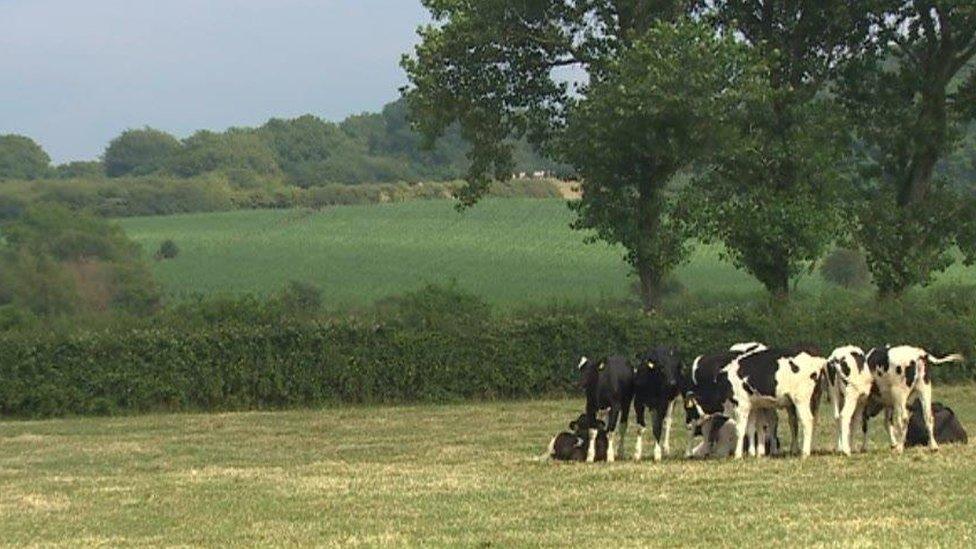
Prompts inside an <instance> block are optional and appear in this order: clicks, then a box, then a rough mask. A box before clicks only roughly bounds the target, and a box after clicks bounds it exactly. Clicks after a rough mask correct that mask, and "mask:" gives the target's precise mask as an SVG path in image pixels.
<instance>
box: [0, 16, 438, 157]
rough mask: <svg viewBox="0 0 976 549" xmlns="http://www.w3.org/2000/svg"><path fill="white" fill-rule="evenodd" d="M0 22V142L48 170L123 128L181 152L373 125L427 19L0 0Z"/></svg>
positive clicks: (96, 148)
mask: <svg viewBox="0 0 976 549" xmlns="http://www.w3.org/2000/svg"><path fill="white" fill-rule="evenodd" d="M0 21H4V25H3V26H0V31H2V32H0V47H3V49H4V50H5V51H7V52H8V55H6V56H0V134H11V133H13V134H21V135H25V136H27V137H30V138H31V139H33V140H34V141H36V142H37V143H38V144H39V145H40V146H41V147H43V148H44V150H45V151H46V152H47V153H48V155H49V156H50V157H51V160H52V162H53V163H55V164H61V163H65V162H71V161H76V160H95V159H97V158H98V157H99V156H100V155H101V154H102V152H103V151H104V149H105V146H106V145H107V144H108V142H109V141H110V140H111V139H112V138H114V137H116V136H117V135H119V134H120V133H122V132H123V131H125V130H126V129H131V128H142V127H145V126H150V127H153V128H156V129H159V130H162V131H166V132H168V133H171V134H173V135H175V136H177V137H178V138H184V137H187V136H189V135H191V134H192V133H193V132H195V131H198V130H204V129H207V130H214V131H223V130H225V129H226V128H229V127H242V126H258V125H261V124H263V123H264V122H266V121H267V120H268V119H271V118H294V117H297V116H301V115H305V114H312V115H315V116H318V117H320V118H323V119H325V120H328V121H331V122H340V121H341V120H343V119H345V118H347V117H348V116H351V115H355V114H360V113H365V112H378V111H379V110H381V109H382V107H383V106H384V105H386V104H387V103H389V102H391V101H395V100H396V99H397V98H399V95H400V94H399V91H398V88H399V87H400V86H402V85H403V84H405V83H406V76H405V74H404V73H403V71H402V69H400V66H399V60H400V56H401V55H402V54H404V53H408V52H409V51H411V50H412V48H413V45H414V44H415V43H416V42H417V40H418V38H417V34H416V28H417V27H418V26H419V25H421V24H423V23H424V22H426V21H427V14H426V11H425V10H424V8H423V7H422V6H421V5H420V3H419V2H402V1H400V2H397V1H394V0H325V1H324V2H312V1H310V0H280V1H278V2H275V3H274V4H272V3H270V2H266V1H264V0H197V1H194V0H172V1H170V2H166V3H165V4H155V3H154V4H152V5H137V6H133V5H131V3H128V2H125V0H95V1H94V2H89V3H84V4H83V5H81V4H76V3H73V2H69V1H67V0H34V1H27V0H5V1H4V0H0ZM174 44H175V45H174ZM269 46H273V47H269ZM228 96H232V97H233V100H228Z"/></svg>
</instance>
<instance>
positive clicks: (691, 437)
mask: <svg viewBox="0 0 976 549" xmlns="http://www.w3.org/2000/svg"><path fill="white" fill-rule="evenodd" d="M685 427H687V431H688V447H687V448H685V457H686V458H690V457H693V456H694V455H695V453H696V452H695V449H696V448H697V446H696V445H695V424H694V423H688V424H686V425H685ZM704 432H705V428H704V425H702V433H704Z"/></svg>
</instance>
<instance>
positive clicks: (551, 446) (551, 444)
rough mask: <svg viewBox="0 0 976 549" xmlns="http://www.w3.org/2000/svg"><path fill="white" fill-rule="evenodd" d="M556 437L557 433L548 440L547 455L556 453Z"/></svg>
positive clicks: (550, 455) (551, 455) (557, 436)
mask: <svg viewBox="0 0 976 549" xmlns="http://www.w3.org/2000/svg"><path fill="white" fill-rule="evenodd" d="M557 438H559V435H556V436H554V437H552V440H550V441H549V452H548V453H547V454H548V456H549V457H554V456H555V455H556V439H557Z"/></svg>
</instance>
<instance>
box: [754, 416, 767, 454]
mask: <svg viewBox="0 0 976 549" xmlns="http://www.w3.org/2000/svg"><path fill="white" fill-rule="evenodd" d="M761 413H762V415H761V416H759V417H757V418H756V455H757V456H759V457H763V456H765V455H766V436H767V431H768V427H769V422H768V421H767V416H768V414H767V412H766V411H765V410H763V411H762V412H761Z"/></svg>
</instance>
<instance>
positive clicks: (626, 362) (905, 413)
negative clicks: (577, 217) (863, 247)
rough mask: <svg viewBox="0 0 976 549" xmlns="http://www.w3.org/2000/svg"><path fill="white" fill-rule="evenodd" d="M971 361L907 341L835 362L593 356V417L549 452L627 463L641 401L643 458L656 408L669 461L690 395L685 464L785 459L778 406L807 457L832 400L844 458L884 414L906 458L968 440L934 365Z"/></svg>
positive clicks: (803, 355)
mask: <svg viewBox="0 0 976 549" xmlns="http://www.w3.org/2000/svg"><path fill="white" fill-rule="evenodd" d="M962 360H963V357H962V355H959V354H952V355H948V356H945V357H941V358H938V357H934V356H932V355H931V354H929V353H928V352H927V351H926V350H924V349H921V348H918V347H912V346H908V345H901V346H885V347H877V348H874V349H871V350H870V351H868V352H867V353H865V352H864V351H863V350H862V349H861V348H859V347H856V346H853V345H850V346H845V347H840V348H838V349H835V350H834V351H833V352H832V353H830V355H829V356H828V357H826V358H824V357H823V356H821V354H820V353H819V352H818V350H817V349H815V348H812V347H809V346H796V347H792V348H781V349H772V348H768V347H766V346H765V345H763V344H761V343H755V342H753V343H740V344H736V345H733V346H732V347H730V348H729V350H728V351H726V352H723V353H717V354H710V355H701V356H698V357H696V358H695V359H694V361H693V362H692V364H691V367H690V368H687V369H686V368H684V367H683V365H682V361H681V359H680V358H679V355H678V352H677V351H676V350H675V349H673V348H669V347H658V348H655V349H651V350H649V351H647V352H645V353H643V354H641V355H639V356H638V357H637V359H636V364H633V363H632V361H631V360H630V359H628V357H624V356H611V357H609V358H607V359H605V360H590V359H587V358H586V357H583V358H581V359H580V361H579V366H578V369H579V375H580V378H579V387H580V388H581V389H583V391H584V392H585V393H586V408H585V411H584V413H583V414H582V415H580V416H579V417H578V418H577V419H576V420H574V421H573V422H571V423H570V425H569V431H567V432H562V433H559V434H558V435H556V437H554V438H553V439H552V440H551V442H550V444H549V451H548V456H549V457H551V458H552V459H557V460H571V461H587V462H593V461H608V462H609V461H614V460H617V459H620V458H622V457H623V449H624V446H623V440H624V436H625V434H626V432H627V423H628V418H629V414H630V407H631V404H633V408H634V414H635V416H636V422H637V425H638V431H637V441H636V445H635V448H634V454H633V459H634V460H638V461H639V460H640V459H641V458H642V456H643V447H644V440H643V439H644V432H645V430H646V425H647V424H646V422H645V411H646V410H650V411H651V412H652V413H653V423H652V430H653V434H654V450H653V452H654V460H655V461H658V460H660V459H661V458H662V456H663V455H667V454H669V453H670V434H671V420H672V416H673V413H674V408H675V404H676V403H677V401H678V400H679V398H678V397H681V400H682V401H683V402H684V408H685V425H686V427H687V428H688V430H689V437H688V448H687V450H686V452H685V456H686V457H699V458H700V457H724V456H733V457H735V458H741V457H742V455H743V453H744V452H748V453H749V455H752V456H764V455H775V454H778V453H779V452H780V448H779V438H778V436H777V424H778V414H777V410H778V409H785V411H786V412H787V415H788V418H789V426H790V431H791V434H792V439H791V440H792V445H791V451H792V452H793V453H799V454H800V456H801V457H806V456H809V455H810V451H811V447H812V440H813V430H814V423H815V422H814V420H815V418H816V415H817V410H818V408H819V405H820V400H821V397H822V396H823V394H824V393H826V394H827V398H828V399H829V400H830V401H831V403H832V407H833V412H834V414H833V415H834V418H835V420H836V421H837V450H838V451H839V452H841V453H843V454H845V455H850V454H851V451H852V450H851V446H852V443H851V438H852V436H853V432H852V431H853V430H854V428H855V427H860V429H861V433H862V437H863V438H862V447H861V450H862V451H864V450H865V449H866V447H867V432H868V420H869V419H870V418H871V417H874V416H876V415H878V414H879V413H881V412H884V422H885V425H886V427H887V429H888V435H889V437H890V440H891V448H892V449H893V450H894V451H895V452H897V453H900V452H901V451H902V450H903V449H904V447H905V445H906V442H907V443H908V445H927V446H928V447H929V448H930V449H932V450H936V449H938V445H939V442H963V443H965V442H966V441H967V436H966V432H965V430H963V428H962V426H961V425H960V424H959V422H958V420H957V419H956V417H955V415H954V414H953V413H952V410H951V409H949V408H948V407H945V406H942V405H941V404H940V403H937V402H933V401H932V381H931V377H930V375H929V369H930V368H931V367H932V366H934V365H937V364H942V363H946V362H960V361H962ZM699 437H700V438H699Z"/></svg>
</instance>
